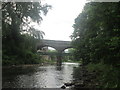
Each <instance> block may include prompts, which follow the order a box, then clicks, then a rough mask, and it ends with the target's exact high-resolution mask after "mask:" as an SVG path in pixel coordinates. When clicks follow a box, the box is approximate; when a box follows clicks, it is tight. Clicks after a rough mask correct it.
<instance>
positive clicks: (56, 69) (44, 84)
mask: <svg viewBox="0 0 120 90" xmlns="http://www.w3.org/2000/svg"><path fill="white" fill-rule="evenodd" d="M78 66H79V64H78V63H63V64H62V66H61V67H60V66H56V65H46V66H40V65H33V66H21V67H9V68H4V67H3V76H2V79H3V80H2V87H3V88H60V87H61V86H62V85H63V84H64V83H66V82H72V81H73V80H74V77H73V75H74V73H73V72H74V68H75V67H78Z"/></svg>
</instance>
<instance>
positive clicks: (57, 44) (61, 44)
mask: <svg viewBox="0 0 120 90" xmlns="http://www.w3.org/2000/svg"><path fill="white" fill-rule="evenodd" d="M36 47H37V50H39V49H42V48H43V47H52V48H54V49H56V51H57V53H58V54H57V59H58V60H57V65H61V63H62V60H61V55H62V52H63V51H64V50H65V49H68V48H73V46H72V45H71V41H61V40H47V39H43V40H41V41H40V42H39V43H37V46H36Z"/></svg>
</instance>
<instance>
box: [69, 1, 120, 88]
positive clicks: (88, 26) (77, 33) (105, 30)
mask: <svg viewBox="0 0 120 90" xmlns="http://www.w3.org/2000/svg"><path fill="white" fill-rule="evenodd" d="M73 27H74V32H73V34H72V36H71V37H72V39H73V45H74V46H75V52H74V54H75V57H76V59H77V60H81V61H82V62H83V64H89V63H92V64H91V65H89V69H91V70H96V71H97V72H98V73H99V74H100V75H96V76H97V77H98V82H99V83H101V84H100V85H101V86H100V87H106V88H111V87H112V88H114V87H120V79H119V78H120V77H119V75H120V70H119V68H120V67H119V66H120V2H116V3H115V2H109V3H105V2H90V3H87V4H86V5H85V7H84V9H83V11H82V13H80V14H79V16H78V17H77V18H76V19H75V24H74V25H73ZM101 62H102V63H101Z"/></svg>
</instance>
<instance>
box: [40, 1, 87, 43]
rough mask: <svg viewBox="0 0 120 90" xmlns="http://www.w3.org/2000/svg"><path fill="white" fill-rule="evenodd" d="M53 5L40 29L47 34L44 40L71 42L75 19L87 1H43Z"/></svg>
mask: <svg viewBox="0 0 120 90" xmlns="http://www.w3.org/2000/svg"><path fill="white" fill-rule="evenodd" d="M42 2H43V3H47V4H49V5H52V9H51V10H49V12H48V14H47V16H45V17H43V21H42V22H41V25H40V26H39V27H38V28H39V29H40V30H42V31H44V32H45V36H44V39H51V40H64V41H70V40H71V39H70V37H69V36H70V35H71V34H72V32H73V27H72V26H73V24H74V19H75V18H76V17H77V16H78V15H79V14H80V13H81V11H82V9H83V6H84V5H85V3H86V0H42Z"/></svg>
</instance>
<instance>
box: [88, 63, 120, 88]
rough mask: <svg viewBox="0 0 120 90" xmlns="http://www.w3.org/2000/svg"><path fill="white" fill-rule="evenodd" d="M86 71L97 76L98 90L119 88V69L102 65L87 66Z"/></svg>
mask: <svg viewBox="0 0 120 90" xmlns="http://www.w3.org/2000/svg"><path fill="white" fill-rule="evenodd" d="M87 68H88V71H89V72H93V71H95V74H96V75H97V79H95V80H96V82H97V83H99V86H98V88H120V76H119V75H120V69H119V68H118V67H113V66H111V65H106V64H103V63H98V64H91V63H90V64H88V65H87Z"/></svg>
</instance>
